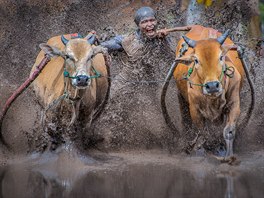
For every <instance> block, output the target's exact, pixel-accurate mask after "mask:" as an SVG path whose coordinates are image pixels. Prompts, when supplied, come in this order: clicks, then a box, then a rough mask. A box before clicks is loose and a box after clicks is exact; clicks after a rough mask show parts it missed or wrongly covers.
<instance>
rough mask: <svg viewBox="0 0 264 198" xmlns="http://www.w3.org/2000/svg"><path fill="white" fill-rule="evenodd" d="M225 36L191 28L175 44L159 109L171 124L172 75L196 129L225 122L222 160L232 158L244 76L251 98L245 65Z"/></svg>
mask: <svg viewBox="0 0 264 198" xmlns="http://www.w3.org/2000/svg"><path fill="white" fill-rule="evenodd" d="M228 33H229V31H226V32H225V33H224V34H223V35H221V34H220V33H219V32H217V31H216V30H214V29H211V28H205V27H202V26H198V25H197V26H193V27H192V29H191V30H190V32H188V33H187V34H186V36H183V39H181V40H180V41H179V43H178V46H177V49H176V60H175V63H174V65H173V66H172V68H171V70H170V72H169V74H168V76H167V79H166V83H165V84H164V86H163V91H162V94H161V105H162V110H163V113H164V114H165V119H166V121H167V123H168V124H170V125H172V121H171V120H170V119H168V118H169V116H168V114H167V109H166V104H165V96H166V89H167V87H168V81H169V79H170V78H171V76H172V74H173V75H174V78H175V79H176V81H177V82H176V83H177V88H178V90H179V94H178V96H179V97H178V98H179V103H180V105H181V110H183V108H184V107H183V106H182V105H183V104H184V103H183V101H184V100H185V101H186V102H187V103H188V106H189V112H190V116H191V119H192V122H193V123H194V124H195V125H196V126H197V127H198V128H200V129H202V128H203V127H204V121H205V120H209V121H211V122H213V123H214V122H219V121H224V120H226V124H225V127H224V130H223V137H224V139H225V142H226V155H225V158H224V159H225V160H228V159H230V157H232V156H233V141H234V138H235V132H236V123H237V120H238V118H239V115H240V91H241V87H242V82H243V78H244V75H245V74H246V76H247V78H248V81H249V84H250V88H251V91H252V94H253V96H254V89H253V85H252V81H251V80H250V78H249V75H248V70H247V68H246V66H245V62H244V60H243V59H242V62H241V60H240V59H239V57H240V56H239V55H238V52H237V51H236V50H233V49H235V48H236V46H235V45H234V43H233V42H232V41H231V40H230V39H229V38H227V36H228ZM212 37H213V38H212ZM184 48H185V49H184ZM240 58H241V57H240ZM242 63H243V64H242ZM175 68H176V69H175ZM253 106H254V97H252V103H251V106H250V108H249V111H248V115H247V119H246V122H248V120H249V118H250V115H251V113H252V110H253ZM174 128H175V127H174Z"/></svg>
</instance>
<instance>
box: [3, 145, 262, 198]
mask: <svg viewBox="0 0 264 198" xmlns="http://www.w3.org/2000/svg"><path fill="white" fill-rule="evenodd" d="M153 153H155V154H153ZM262 153H263V152H262ZM262 153H261V152H256V153H249V154H244V155H241V156H240V160H241V163H240V165H238V166H229V165H227V164H221V163H220V162H218V161H216V160H214V159H210V158H208V157H206V158H202V157H192V156H173V155H168V154H164V153H160V154H157V153H156V152H152V153H142V152H140V153H122V154H121V153H110V154H102V153H99V154H85V156H83V155H80V154H76V152H75V151H74V152H73V151H67V150H60V151H58V152H56V153H45V154H42V155H38V154H35V155H32V156H30V157H28V158H26V159H25V158H20V159H19V160H16V161H13V162H12V163H11V164H10V165H8V166H6V167H2V168H1V169H0V182H1V184H0V197H4V198H9V197H10V198H11V197H19V198H24V197H25V198H30V197H32V198H33V197H34V198H39V197H56V198H59V197H78V198H82V197H96V198H97V197H103V198H106V197H109V198H130V197H131V198H132V197H133V198H140V197H146V198H156V197H157V198H161V197H164V198H170V197H196V198H197V197H228V198H229V197H230V198H231V197H239V198H241V197H264V188H263V187H264V163H263V159H264V158H263V154H262ZM87 156H90V157H87Z"/></svg>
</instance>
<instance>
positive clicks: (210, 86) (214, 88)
mask: <svg viewBox="0 0 264 198" xmlns="http://www.w3.org/2000/svg"><path fill="white" fill-rule="evenodd" d="M205 89H206V91H207V93H216V92H219V91H220V82H219V81H211V82H207V83H205Z"/></svg>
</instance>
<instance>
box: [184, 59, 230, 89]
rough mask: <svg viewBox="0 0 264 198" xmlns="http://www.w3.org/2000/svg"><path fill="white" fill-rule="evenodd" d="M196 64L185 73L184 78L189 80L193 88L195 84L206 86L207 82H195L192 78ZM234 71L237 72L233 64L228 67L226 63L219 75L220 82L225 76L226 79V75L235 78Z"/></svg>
mask: <svg viewBox="0 0 264 198" xmlns="http://www.w3.org/2000/svg"><path fill="white" fill-rule="evenodd" d="M194 65H195V63H193V65H192V66H191V67H190V68H189V69H188V72H187V74H186V75H183V77H182V79H183V80H187V81H188V82H189V84H190V87H191V88H192V86H193V85H195V86H200V87H205V86H206V85H205V84H199V83H193V82H192V81H191V80H190V77H191V75H192V73H193V70H194ZM234 73H235V68H234V67H233V66H230V67H228V66H227V65H226V64H224V66H223V67H222V72H221V74H220V76H219V82H222V80H223V77H225V78H224V79H226V76H227V77H229V78H233V77H234Z"/></svg>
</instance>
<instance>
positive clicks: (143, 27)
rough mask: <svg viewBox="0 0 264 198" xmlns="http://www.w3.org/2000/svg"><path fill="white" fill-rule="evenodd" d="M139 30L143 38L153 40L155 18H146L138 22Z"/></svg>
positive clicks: (155, 25) (155, 26)
mask: <svg viewBox="0 0 264 198" xmlns="http://www.w3.org/2000/svg"><path fill="white" fill-rule="evenodd" d="M138 26H139V29H140V31H141V32H142V34H143V35H144V36H147V37H148V38H154V37H155V34H156V28H157V19H156V18H155V17H148V18H145V19H143V20H142V21H140V22H139V25H138Z"/></svg>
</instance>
